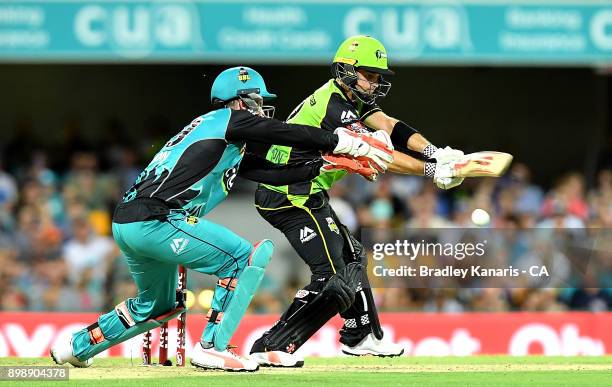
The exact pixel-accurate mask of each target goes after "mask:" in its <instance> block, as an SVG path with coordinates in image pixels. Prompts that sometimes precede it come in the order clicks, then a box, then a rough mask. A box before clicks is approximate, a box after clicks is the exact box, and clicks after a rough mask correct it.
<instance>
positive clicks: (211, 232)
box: [51, 67, 392, 371]
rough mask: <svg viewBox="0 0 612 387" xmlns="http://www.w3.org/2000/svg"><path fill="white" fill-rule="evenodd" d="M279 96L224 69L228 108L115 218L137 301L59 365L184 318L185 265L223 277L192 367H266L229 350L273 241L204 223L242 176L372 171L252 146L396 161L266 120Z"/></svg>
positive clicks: (144, 176)
mask: <svg viewBox="0 0 612 387" xmlns="http://www.w3.org/2000/svg"><path fill="white" fill-rule="evenodd" d="M275 97H276V96H275V95H274V94H271V93H269V92H268V91H267V89H266V85H265V83H264V80H263V78H262V77H261V76H260V75H259V73H257V72H256V71H255V70H253V69H250V68H248V67H235V68H231V69H228V70H225V71H223V72H222V73H221V74H220V75H219V76H218V77H217V78H216V79H215V81H214V83H213V86H212V90H211V100H212V102H213V104H216V105H218V106H220V108H219V109H217V110H213V111H211V112H209V113H207V114H205V115H202V116H200V117H198V118H196V119H195V120H193V121H192V122H191V123H190V124H189V125H187V126H186V127H185V128H183V130H181V131H180V132H179V133H178V134H177V135H175V136H174V137H172V138H171V139H170V140H169V141H168V142H167V143H166V144H165V146H164V147H163V148H162V149H161V150H160V151H159V152H158V153H157V154H156V155H155V157H154V158H153V160H152V161H151V163H150V164H149V165H148V166H147V167H146V169H145V170H144V171H143V172H142V173H141V174H140V176H139V177H138V178H137V180H136V182H135V183H134V185H133V186H132V188H131V189H130V190H128V191H127V192H126V193H125V195H124V198H123V201H122V203H121V204H120V205H118V207H117V208H116V210H115V213H114V216H113V225H112V229H113V236H114V238H115V241H116V242H117V244H118V245H119V247H120V248H121V251H122V252H123V254H124V255H125V257H126V260H127V264H128V266H129V269H130V272H131V275H132V277H133V278H134V281H135V282H136V285H137V287H138V295H137V296H136V297H134V298H129V299H127V300H125V301H123V302H121V303H120V304H119V305H117V306H116V307H115V309H113V310H111V311H110V312H108V313H106V314H103V315H101V316H100V317H99V318H98V319H97V321H95V322H94V323H92V324H91V325H89V326H88V327H86V328H85V329H82V330H80V331H78V332H75V333H74V334H73V335H72V337H71V339H70V340H69V341H66V342H63V343H60V344H58V345H56V346H54V347H53V348H52V349H51V356H52V358H53V360H55V362H56V363H58V364H64V363H66V362H68V363H70V364H72V365H74V366H76V367H88V366H89V365H91V363H92V358H93V357H94V356H95V355H96V354H98V353H100V352H102V351H104V350H106V349H108V348H109V347H111V346H113V345H116V344H118V343H121V342H123V341H125V340H128V339H130V338H132V337H134V336H136V335H138V334H140V333H143V332H146V331H149V330H151V329H154V328H156V327H158V326H160V325H161V324H163V323H164V322H166V321H168V320H170V319H172V318H174V317H176V315H177V314H179V313H181V312H182V311H184V306H183V305H179V303H180V301H177V296H176V287H177V268H178V266H179V265H183V266H185V267H187V268H189V269H191V270H195V271H198V272H200V273H205V274H211V275H215V276H217V277H218V278H219V281H218V283H217V287H216V289H215V292H214V297H213V301H212V308H211V309H210V310H209V311H208V315H207V320H208V323H207V324H206V327H205V329H204V331H203V333H202V337H201V339H200V341H199V343H198V344H197V346H196V348H195V350H194V352H193V354H192V358H191V364H193V365H194V366H196V367H202V368H214V369H223V370H232V371H254V370H256V369H257V368H258V364H257V362H255V361H253V360H248V359H244V358H242V357H239V356H237V355H236V354H235V353H234V352H233V351H231V350H230V349H228V343H229V341H230V339H231V337H232V335H233V333H234V331H235V330H236V328H237V326H238V323H239V322H240V320H241V318H242V316H243V315H244V313H245V311H246V309H247V307H248V305H249V303H250V301H251V299H252V297H253V295H254V294H255V292H256V290H257V288H258V287H259V284H260V282H261V280H262V277H263V275H264V271H265V268H266V265H267V264H268V262H269V261H270V257H271V256H272V252H273V245H272V242H271V241H269V240H263V241H261V242H259V243H257V244H255V245H252V244H251V243H249V242H248V241H246V240H245V239H243V238H241V237H240V236H238V235H236V234H235V233H233V232H232V231H230V230H229V229H227V228H225V227H223V226H220V225H218V224H215V223H213V222H211V221H208V220H206V219H205V218H204V216H205V215H206V214H208V213H209V212H210V211H212V210H213V209H214V208H215V207H216V206H217V205H218V204H219V203H220V202H221V201H223V200H224V199H225V198H226V196H227V195H228V192H229V191H230V190H231V189H232V186H233V184H234V179H235V178H236V176H237V175H242V176H245V177H246V178H249V179H252V180H255V181H259V182H264V183H267V184H291V183H295V182H298V181H303V180H310V179H311V178H313V177H315V176H317V175H318V174H319V173H320V172H321V170H322V169H323V170H339V169H342V170H350V171H353V172H357V173H362V174H364V175H370V176H371V174H372V173H373V170H372V169H371V168H369V167H366V168H364V167H362V166H361V164H359V163H358V162H356V161H355V160H353V159H347V158H343V157H337V156H333V155H332V156H329V155H328V156H326V157H325V158H324V159H323V158H318V159H315V160H309V161H307V162H301V163H291V164H288V165H274V164H273V163H270V162H269V161H266V160H265V159H263V158H257V157H256V156H254V155H252V154H249V153H247V152H246V150H245V147H246V146H245V144H246V142H247V141H256V142H260V143H261V142H263V143H269V144H271V143H278V144H284V145H286V146H295V147H299V148H303V149H312V150H316V151H317V152H319V151H322V152H323V153H326V154H329V153H333V154H346V155H351V156H353V157H364V158H365V159H367V160H368V161H369V162H371V163H372V164H376V165H383V164H385V163H387V162H389V161H391V160H392V157H391V153H392V152H391V151H390V150H389V149H388V148H387V147H385V146H384V144H382V143H380V142H378V141H376V140H374V139H373V138H372V137H369V136H355V135H354V133H350V132H349V131H346V130H345V129H339V130H338V131H336V132H335V133H334V132H324V131H321V130H320V129H318V128H313V127H310V126H305V125H293V124H286V123H283V122H281V121H277V120H274V119H271V118H267V117H266V116H267V115H269V114H268V113H270V112H272V111H273V108H272V107H267V106H264V105H263V102H264V100H269V99H272V98H275ZM341 280H342V278H339V281H341ZM339 286H342V284H340V285H339ZM335 289H336V287H328V288H327V289H325V292H326V294H328V295H329V296H330V297H332V298H334V297H338V295H336V294H335ZM181 300H182V297H181Z"/></svg>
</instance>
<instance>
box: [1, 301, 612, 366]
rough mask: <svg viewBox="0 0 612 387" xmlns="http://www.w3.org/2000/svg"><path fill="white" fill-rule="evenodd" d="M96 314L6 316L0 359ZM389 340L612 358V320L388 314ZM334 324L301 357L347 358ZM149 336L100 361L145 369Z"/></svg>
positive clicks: (199, 319)
mask: <svg viewBox="0 0 612 387" xmlns="http://www.w3.org/2000/svg"><path fill="white" fill-rule="evenodd" d="M96 317H97V315H96V314H92V313H34V312H20V313H11V312H2V313H0V357H6V356H19V357H41V356H47V355H48V353H49V347H50V346H51V345H52V344H53V343H54V342H55V340H58V339H61V338H62V337H65V336H66V335H70V334H71V332H73V331H75V330H77V329H80V328H83V327H85V326H87V325H89V324H91V323H92V322H93V321H95V319H96ZM276 318H277V316H272V315H248V316H246V317H245V319H244V320H243V321H242V323H241V324H240V328H239V329H238V331H237V333H236V334H235V335H234V338H233V339H232V341H231V343H232V344H234V345H238V352H240V353H242V354H247V353H248V350H249V348H250V347H251V345H252V344H253V342H254V341H255V340H256V339H257V338H259V337H260V335H261V334H262V333H263V332H264V331H265V330H266V329H268V328H269V327H270V326H271V325H272V324H273V323H274V322H275V320H276ZM381 321H382V325H383V329H384V331H385V336H386V337H388V338H389V339H393V340H394V341H396V342H399V343H400V344H402V345H403V346H404V348H405V354H406V355H407V356H469V355H492V354H505V355H514V356H521V355H549V356H575V355H586V356H597V355H605V354H607V355H610V354H612V330H610V327H611V326H612V313H581V312H568V313H563V312H559V313H466V314H428V313H383V314H381ZM341 324H342V322H341V320H340V319H339V318H335V319H333V320H332V321H331V322H330V323H328V324H327V325H325V326H324V327H323V328H322V329H321V330H320V331H319V332H318V333H317V334H316V335H315V336H314V337H312V339H311V340H310V341H308V342H307V343H306V344H305V345H304V346H303V347H302V348H301V349H300V350H299V353H300V354H301V355H303V356H322V357H329V356H338V355H340V354H341V351H340V344H339V342H338V338H339V336H338V329H339V328H340V326H341ZM203 327H204V316H202V315H196V314H190V315H189V317H188V319H187V335H186V348H187V356H189V354H190V352H191V350H192V348H193V346H194V345H195V343H197V341H198V340H199V338H200V335H201V333H202V328H203ZM158 335H159V332H158V330H155V331H153V339H152V341H153V343H154V346H153V354H154V355H155V354H157V350H158V344H159V340H158ZM169 343H170V345H169V347H170V348H169V352H170V353H171V354H174V353H175V351H176V325H174V323H173V324H171V326H170V336H169ZM141 345H142V336H137V337H135V338H133V339H131V340H129V341H127V342H125V343H122V344H121V345H118V346H116V347H113V348H111V349H110V350H108V351H106V352H104V353H102V354H100V355H99V356H123V357H127V358H132V359H134V362H135V363H136V364H138V362H140V354H141V352H140V351H141Z"/></svg>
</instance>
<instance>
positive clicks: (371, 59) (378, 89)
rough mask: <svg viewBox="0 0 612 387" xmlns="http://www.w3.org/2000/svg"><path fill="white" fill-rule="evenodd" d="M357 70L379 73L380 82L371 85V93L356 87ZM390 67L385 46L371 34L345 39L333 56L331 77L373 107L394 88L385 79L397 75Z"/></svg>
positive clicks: (369, 90)
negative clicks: (377, 99)
mask: <svg viewBox="0 0 612 387" xmlns="http://www.w3.org/2000/svg"><path fill="white" fill-rule="evenodd" d="M357 70H365V71H368V72H371V73H375V74H380V80H379V82H377V84H376V83H372V82H370V83H371V84H372V87H371V88H370V89H368V90H364V89H361V88H357V81H358V80H359V76H358V74H357ZM394 74H395V73H394V72H393V71H391V70H390V69H389V66H388V64H387V50H386V49H385V46H383V44H382V43H381V42H380V41H379V40H377V39H375V38H373V37H371V36H368V35H355V36H351V37H350V38H348V39H346V40H345V41H344V42H342V44H340V47H338V51H336V55H335V56H334V62H333V63H332V75H333V76H334V77H335V78H337V79H339V80H340V81H341V82H342V83H343V84H344V85H346V86H347V87H348V88H349V89H350V90H351V91H352V92H353V93H354V94H355V95H356V96H357V97H358V98H359V99H360V100H361V101H362V102H365V103H368V104H371V103H374V102H375V101H376V98H378V97H384V96H386V95H387V93H389V90H390V89H391V83H389V82H388V81H386V80H384V78H383V77H384V76H389V75H394Z"/></svg>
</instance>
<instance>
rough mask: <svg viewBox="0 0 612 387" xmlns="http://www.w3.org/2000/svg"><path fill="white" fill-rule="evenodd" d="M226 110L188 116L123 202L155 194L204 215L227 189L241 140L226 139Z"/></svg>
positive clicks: (240, 151)
mask: <svg viewBox="0 0 612 387" xmlns="http://www.w3.org/2000/svg"><path fill="white" fill-rule="evenodd" d="M231 116H232V111H231V110H230V109H219V110H214V111H211V112H210V113H207V114H205V115H203V116H199V117H197V118H196V119H194V120H193V121H192V122H191V123H190V124H189V125H187V126H185V127H184V128H183V130H181V131H180V132H179V133H178V134H177V135H175V136H174V137H172V138H171V139H170V140H169V141H168V142H167V143H166V144H165V145H164V147H163V148H162V149H161V150H160V151H159V152H157V154H156V155H155V157H153V160H152V161H151V162H150V163H149V165H148V166H147V167H146V168H145V169H144V171H142V173H141V174H140V175H139V176H138V178H137V179H136V182H135V183H134V185H133V186H132V188H131V189H130V190H129V191H127V192H126V194H125V195H124V198H123V201H124V202H128V201H131V200H134V199H136V198H141V197H147V198H157V199H161V200H163V201H165V202H167V203H168V204H169V206H171V207H172V208H181V209H184V210H186V211H188V212H189V213H190V214H192V215H195V216H204V215H205V214H207V213H209V212H210V211H211V210H212V209H213V208H215V207H216V206H217V205H218V204H219V203H221V202H222V201H223V200H224V199H225V197H226V196H227V194H228V192H229V191H230V190H231V188H232V186H233V183H234V179H235V177H236V175H237V172H238V168H239V166H240V162H241V161H242V157H243V155H244V148H245V142H244V141H237V142H236V141H233V142H228V141H227V139H226V131H227V128H228V124H229V122H230V117H231Z"/></svg>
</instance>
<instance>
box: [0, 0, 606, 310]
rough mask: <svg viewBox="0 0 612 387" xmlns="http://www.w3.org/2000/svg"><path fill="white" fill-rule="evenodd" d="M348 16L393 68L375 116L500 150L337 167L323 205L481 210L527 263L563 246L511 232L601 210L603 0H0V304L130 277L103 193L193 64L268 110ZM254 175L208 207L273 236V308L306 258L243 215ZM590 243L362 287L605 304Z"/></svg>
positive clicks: (288, 102) (554, 305) (140, 150)
mask: <svg viewBox="0 0 612 387" xmlns="http://www.w3.org/2000/svg"><path fill="white" fill-rule="evenodd" d="M355 33H365V34H372V35H374V36H375V37H377V38H379V39H381V40H382V41H383V43H384V44H385V45H386V47H387V50H388V55H389V63H390V66H391V68H392V69H394V70H395V72H396V76H395V77H393V78H392V79H390V81H391V82H392V85H393V86H392V89H391V92H390V94H389V95H388V96H387V97H386V98H385V99H384V100H379V101H378V102H379V105H380V106H381V107H382V108H383V110H384V111H385V112H386V113H388V114H389V115H391V116H394V117H397V118H399V119H402V120H404V121H406V122H408V123H409V124H410V125H412V126H413V127H415V128H418V129H419V130H420V131H421V132H422V133H423V134H424V135H425V136H426V137H427V138H428V139H429V140H431V141H432V142H433V143H434V144H437V145H438V146H445V145H450V146H452V147H454V148H459V149H462V150H464V151H465V152H466V153H469V152H474V151H479V150H501V151H506V152H510V153H512V154H514V155H515V161H514V164H513V165H512V168H511V169H510V171H509V172H508V174H507V175H506V176H505V177H503V178H500V179H484V178H483V179H467V180H466V181H465V182H464V184H463V185H461V186H460V187H458V188H456V189H452V190H450V191H446V192H443V191H440V190H438V189H437V188H435V187H434V186H433V185H432V183H431V182H430V181H429V180H428V179H425V178H421V177H412V176H398V175H391V174H389V175H386V176H384V178H382V179H381V180H380V181H379V182H377V183H375V184H370V183H366V182H365V181H364V180H361V179H360V178H359V177H349V178H346V179H345V180H344V181H343V182H342V183H341V184H338V185H337V186H336V187H334V189H333V190H332V191H331V195H332V196H333V199H332V204H333V206H334V208H335V209H336V211H337V212H338V215H339V216H340V218H341V220H342V221H343V222H344V223H345V224H346V225H347V226H348V227H349V228H350V229H351V230H352V231H353V232H355V233H359V232H360V231H361V230H362V229H364V228H368V229H369V228H375V229H410V228H446V227H472V226H473V224H472V223H471V221H470V214H471V212H472V211H473V210H474V209H475V208H482V209H485V210H486V211H488V212H489V213H490V214H491V216H492V221H491V225H490V226H491V227H496V228H503V229H508V228H510V229H513V230H517V233H518V234H519V235H520V236H521V237H515V238H512V239H511V240H507V241H505V242H504V243H505V245H504V251H505V252H507V253H508V254H507V255H508V260H509V262H516V261H521V260H531V261H533V262H545V261H546V260H547V259H554V258H550V257H551V256H553V257H556V256H559V255H561V256H563V255H568V254H571V252H568V251H564V250H563V248H562V247H559V246H556V247H555V246H549V247H547V248H546V249H545V253H542V250H541V249H540V250H539V249H538V246H540V245H538V243H539V241H540V242H541V238H540V239H538V238H535V237H532V236H533V235H534V233H533V232H532V230H533V229H537V228H562V229H568V230H572V231H576V232H577V235H578V238H583V237H584V238H586V237H587V235H589V234H592V233H593V231H590V230H593V229H599V230H609V229H610V228H611V227H612V169H611V168H612V115H611V107H612V77H611V75H612V4H611V2H609V1H592V2H590V1H581V2H578V1H577V2H575V3H572V2H567V1H550V2H545V3H541V4H540V3H538V4H537V5H532V4H530V3H526V2H513V1H491V2H487V1H481V2H478V4H475V3H473V2H465V3H464V2H461V1H453V2H449V3H446V2H444V1H442V2H436V4H435V5H430V4H429V2H426V1H411V2H406V3H403V2H399V1H392V2H391V1H390V2H384V1H381V2H375V1H370V2H361V1H356V2H352V3H347V2H344V1H336V2H334V1H330V2H327V3H322V2H311V1H296V2H291V1H288V2H267V1H249V2H246V1H244V2H243V1H233V2H229V3H225V2H222V1H193V2H189V1H180V2H173V1H155V2H145V1H130V2H127V1H126V2H122V1H113V2H105V3H98V2H95V3H94V2H88V1H61V0H60V1H48V2H47V1H38V2H29V1H13V2H8V3H7V2H2V3H0V85H1V86H2V90H3V92H2V93H0V106H1V107H0V308H1V309H2V310H4V311H84V312H87V311H91V312H101V311H105V310H108V309H110V308H112V307H113V306H114V305H116V304H117V303H118V302H120V301H122V300H124V299H125V298H127V297H131V296H133V295H134V294H135V292H136V289H135V286H134V284H133V282H132V281H131V279H130V276H129V273H128V271H127V268H126V266H125V264H124V262H123V257H122V256H121V253H120V252H119V251H118V249H117V247H116V245H115V243H114V241H113V239H112V236H111V235H110V219H111V214H112V211H113V209H114V206H115V205H116V203H117V201H118V200H119V199H120V198H121V196H122V194H123V192H124V191H125V190H126V189H127V188H129V186H130V185H131V184H132V183H133V181H134V180H135V178H136V177H137V175H138V174H139V173H140V171H141V169H142V168H143V167H144V166H145V165H146V164H147V163H148V162H149V161H150V159H151V158H152V156H153V155H154V154H155V152H156V151H157V150H159V149H160V148H161V146H162V145H163V144H164V143H165V141H167V139H168V138H170V137H171V136H173V135H174V134H175V133H176V132H177V131H179V130H180V129H181V128H182V127H183V126H184V125H186V124H187V123H189V122H190V121H191V120H192V119H193V118H194V117H196V116H198V115H201V114H204V113H206V112H207V111H208V110H209V109H211V107H210V105H209V91H210V86H211V83H212V80H213V79H214V77H215V76H216V75H217V74H218V73H219V72H220V71H222V70H223V69H224V68H225V67H227V66H229V65H235V64H242V65H248V66H252V67H254V68H255V69H257V70H258V71H259V72H261V73H262V75H263V76H264V78H265V79H266V82H267V84H268V88H269V89H270V90H271V91H273V92H275V93H277V94H278V95H279V99H278V100H277V101H276V102H275V106H276V108H277V113H276V114H277V116H276V117H277V118H279V119H284V118H285V117H286V116H287V115H288V113H289V112H290V111H291V110H292V109H293V108H294V107H295V106H296V105H297V104H299V103H300V102H301V101H302V100H303V99H304V98H306V97H307V96H308V95H309V94H310V93H311V92H312V91H314V90H315V89H316V88H318V87H319V86H320V85H322V84H323V83H324V82H326V80H328V79H329V77H330V63H331V59H332V57H333V54H334V52H335V48H336V47H337V45H338V44H339V43H340V42H341V41H342V40H343V39H344V38H345V37H347V36H350V35H351V34H355ZM254 187H255V185H254V184H253V183H250V182H247V181H240V183H239V184H237V185H236V188H235V189H234V191H233V192H232V194H231V195H230V197H229V198H228V200H227V201H225V202H224V203H223V205H222V206H220V207H219V208H217V209H216V210H215V211H214V212H213V213H212V214H211V216H210V219H212V220H214V221H217V222H219V223H221V224H223V225H225V226H227V227H229V228H231V229H232V230H234V231H236V232H237V233H238V234H240V235H242V236H244V237H245V238H247V239H250V240H252V241H254V240H257V239H260V238H262V237H272V239H274V240H275V242H276V243H277V246H278V249H277V251H278V253H277V254H276V255H275V257H274V264H273V265H271V267H270V269H269V270H268V272H267V276H266V279H265V282H264V284H263V286H262V289H261V291H260V292H259V294H258V295H257V297H256V299H255V300H254V302H253V305H252V311H253V312H254V313H275V314H276V313H279V312H281V311H282V310H283V308H284V307H286V306H287V304H288V302H289V301H290V300H291V299H292V297H293V294H294V293H295V291H296V289H299V288H300V287H301V286H302V285H304V284H306V283H307V282H308V271H307V268H306V266H305V265H304V264H303V263H302V261H301V260H300V259H299V258H298V257H297V255H296V254H295V253H294V252H293V250H292V249H291V248H290V246H289V244H288V243H287V242H286V241H285V240H284V238H283V236H282V235H281V234H280V233H279V232H278V231H276V230H274V229H273V228H272V227H271V226H269V225H268V224H267V223H265V222H264V221H263V220H262V219H261V218H260V217H259V216H258V214H257V213H256V211H255V209H254V207H253V190H254ZM599 235H602V234H599ZM603 235H609V233H608V234H605V233H604V234H603ZM604 239H607V237H606V238H604ZM604 241H605V240H604ZM608 241H609V240H608ZM611 252H612V249H611V248H610V246H609V245H606V246H604V248H602V249H600V250H598V252H597V253H596V254H595V255H594V256H593V265H592V267H591V269H590V271H589V275H586V276H583V277H581V279H580V280H572V279H571V278H570V277H571V275H570V274H569V273H568V278H565V279H566V280H567V281H568V282H567V283H569V284H571V286H569V285H568V286H555V288H554V289H553V288H546V289H516V288H515V289H506V290H504V289H500V288H495V289H471V290H470V291H460V290H457V289H407V288H405V286H403V287H390V288H387V289H384V291H382V289H378V290H377V291H376V298H377V302H378V304H379V308H380V309H381V310H382V311H394V312H397V311H427V312H468V311H484V312H503V311H552V310H555V311H562V310H587V311H599V312H601V311H606V310H608V311H609V310H611V308H612V289H611V288H610V287H611V286H612V285H610V282H611V280H612V253H611ZM531 261H530V262H531ZM213 284H214V279H212V278H202V277H201V276H194V275H190V277H189V288H190V290H191V291H192V292H193V294H194V295H195V296H194V297H193V300H194V305H193V310H194V311H195V312H204V311H205V310H206V309H207V307H208V304H209V302H210V293H211V292H210V289H212V288H213Z"/></svg>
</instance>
